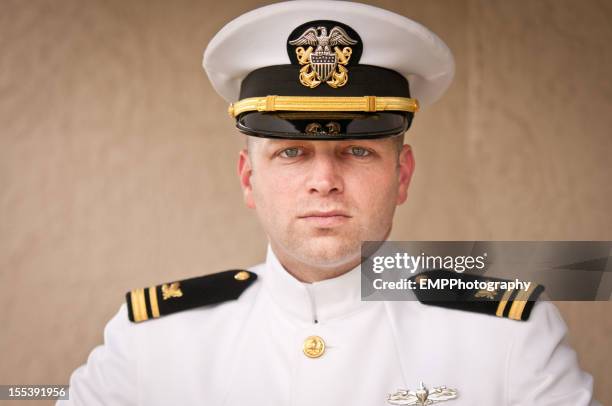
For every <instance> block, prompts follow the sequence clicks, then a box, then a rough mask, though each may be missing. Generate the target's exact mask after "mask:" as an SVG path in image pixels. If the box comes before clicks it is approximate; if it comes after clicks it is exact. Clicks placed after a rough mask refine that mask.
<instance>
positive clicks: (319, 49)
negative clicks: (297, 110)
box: [289, 26, 357, 88]
mask: <svg viewBox="0 0 612 406" xmlns="http://www.w3.org/2000/svg"><path fill="white" fill-rule="evenodd" d="M356 43H357V41H356V40H354V39H352V38H351V37H349V35H348V34H347V33H346V31H344V30H343V29H342V28H340V27H338V26H335V27H333V28H332V29H331V30H330V31H329V35H328V34H327V28H325V27H317V28H315V27H310V28H308V29H307V30H306V31H304V32H303V33H302V35H301V36H300V37H299V38H297V39H295V40H293V41H289V44H290V45H298V47H297V48H296V49H295V54H296V56H297V59H298V62H299V63H300V65H302V68H301V69H300V76H299V77H300V83H301V84H302V85H304V86H306V87H310V88H315V87H317V86H319V85H320V84H321V82H325V83H327V84H328V85H329V86H331V87H334V88H336V87H342V86H344V85H345V84H346V82H348V69H346V68H345V66H346V65H347V64H348V63H349V59H351V54H352V53H353V50H352V48H351V47H348V46H345V47H344V48H342V49H341V48H340V47H339V46H338V45H355V44H356ZM301 45H304V46H308V48H306V49H304V47H303V46H301ZM332 47H333V49H332Z"/></svg>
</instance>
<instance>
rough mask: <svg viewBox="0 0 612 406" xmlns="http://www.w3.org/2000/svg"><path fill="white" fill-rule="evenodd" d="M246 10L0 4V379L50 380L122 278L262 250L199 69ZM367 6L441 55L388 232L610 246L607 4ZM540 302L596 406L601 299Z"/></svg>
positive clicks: (610, 320)
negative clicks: (395, 19)
mask: <svg viewBox="0 0 612 406" xmlns="http://www.w3.org/2000/svg"><path fill="white" fill-rule="evenodd" d="M266 3H267V2H266V1H254V0H249V1H210V0H202V1H188V0H184V1H177V2H167V1H130V2H125V1H119V0H116V1H103V0H99V1H89V2H87V4H85V3H84V2H80V1H76V0H74V1H54V0H46V1H45V0H35V1H27V2H25V1H18V0H16V1H7V0H3V1H2V3H1V5H0V9H1V11H0V50H1V54H0V55H1V56H0V125H1V127H0V128H1V130H2V131H1V133H0V309H1V310H0V356H1V359H2V360H1V362H0V384H9V383H30V384H34V383H65V382H67V380H68V377H69V374H70V373H71V371H72V370H73V369H74V368H75V367H77V366H78V365H80V364H81V363H83V362H84V361H85V359H86V356H87V354H88V353H89V351H90V350H91V349H92V348H93V347H94V346H95V345H97V344H99V343H100V342H101V339H102V328H103V326H104V324H105V322H106V321H107V320H108V319H109V318H110V317H111V316H112V315H113V314H114V313H115V312H116V310H117V309H118V306H119V305H120V303H121V302H122V300H123V293H124V292H125V291H127V290H129V289H131V288H133V287H138V286H147V285H150V284H151V283H158V282H163V281H167V280H172V279H178V278H184V277H189V276H195V275H199V274H203V273H209V272H215V271H218V270H222V269H224V268H229V267H243V266H249V265H252V264H254V263H256V262H259V261H261V260H262V259H263V256H264V249H265V240H264V238H263V236H262V233H261V229H260V228H259V226H258V224H257V221H256V219H255V217H254V216H253V214H252V213H250V212H249V211H248V210H247V209H245V208H243V207H242V203H241V195H240V189H239V185H238V181H237V179H236V177H235V161H236V157H237V150H238V148H239V147H240V146H241V145H242V138H241V136H238V135H236V134H235V131H234V130H233V126H232V122H231V121H230V120H229V118H228V117H227V116H226V114H225V109H226V106H225V103H224V102H222V101H221V100H220V99H219V98H218V97H216V95H215V94H214V92H213V90H212V88H211V86H210V84H209V83H208V80H207V79H206V77H205V76H204V74H203V72H202V70H201V68H200V61H201V55H202V51H203V49H204V47H205V45H206V44H207V43H208V41H209V39H210V38H211V37H212V35H214V33H215V32H216V31H217V30H218V29H219V28H221V26H222V25H223V24H224V23H226V22H228V21H229V20H230V19H231V18H233V17H235V16H237V15H238V14H240V13H242V12H244V11H247V10H249V9H251V8H253V7H255V6H259V5H264V4H266ZM370 3H371V4H375V5H379V6H383V7H385V8H388V9H390V10H393V11H395V12H398V13H401V14H403V15H406V16H408V17H411V18H414V19H416V20H417V21H420V22H421V23H423V24H425V25H426V26H428V27H429V28H431V29H432V30H433V31H435V32H436V33H438V34H439V36H440V37H441V38H442V39H443V40H445V41H446V42H447V43H448V45H449V46H450V48H451V49H452V50H453V52H454V54H455V57H456V61H457V76H456V81H455V83H454V85H453V86H452V88H451V89H450V91H449V92H448V95H447V97H446V98H444V99H443V100H442V101H441V102H439V103H438V104H436V105H435V106H433V107H432V108H430V109H428V110H426V111H423V112H421V113H419V114H418V117H417V119H416V120H415V123H414V126H413V128H412V130H411V131H410V132H409V134H410V136H409V141H410V142H411V143H412V144H413V145H414V148H415V151H416V158H417V172H416V175H415V176H416V178H415V179H414V183H413V185H412V189H411V198H410V200H409V202H408V203H407V204H406V205H405V206H404V207H402V208H401V209H400V210H399V212H398V215H397V221H396V226H395V230H394V232H393V235H392V237H393V238H394V239H406V240H409V239H423V240H426V239H442V240H453V239H491V240H505V239H516V240H531V239H533V240H555V239H568V240H575V239H595V240H609V239H612V216H611V215H610V211H609V208H610V201H611V200H612V186H611V181H610V174H611V172H612V171H611V169H612V164H611V163H610V159H611V157H612V139H611V132H612V131H611V130H612V80H611V77H610V73H611V72H612V51H611V49H612V47H611V46H610V41H612V25H611V24H610V21H611V20H612V3H611V2H610V1H603V0H602V1H597V0H591V1H585V2H575V1H571V0H548V1H543V0H534V1H527V0H520V1H513V2H508V1H504V0H496V1H477V0H445V1H422V2H417V1H391V0H387V1H371V2H370ZM262 45H263V44H262ZM560 307H561V310H562V311H563V313H564V315H565V317H566V320H567V322H568V324H569V326H570V334H571V339H572V342H573V343H574V345H575V347H576V349H577V351H578V353H579V357H580V361H581V364H582V365H583V367H584V368H585V369H586V370H588V371H590V372H591V373H593V374H594V375H595V377H596V391H597V396H598V398H599V399H600V400H601V401H603V402H604V404H606V403H610V404H612V393H611V392H610V390H609V387H608V385H609V384H610V379H609V377H610V376H611V375H612V368H611V365H612V354H611V352H610V348H611V344H612V339H611V338H610V337H612V317H610V312H611V311H612V306H611V303H607V302H606V303H561V304H560ZM466 345H470V344H469V343H467V344H466ZM19 404H22V405H25V404H27V402H20V403H19ZM34 404H37V405H40V404H41V403H40V402H34Z"/></svg>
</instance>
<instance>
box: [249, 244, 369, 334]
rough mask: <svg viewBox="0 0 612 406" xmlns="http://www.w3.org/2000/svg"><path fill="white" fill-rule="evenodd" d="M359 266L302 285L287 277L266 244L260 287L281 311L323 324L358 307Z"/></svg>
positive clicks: (290, 276)
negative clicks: (264, 267) (337, 274)
mask: <svg viewBox="0 0 612 406" xmlns="http://www.w3.org/2000/svg"><path fill="white" fill-rule="evenodd" d="M360 269H361V266H360V265H358V266H356V267H355V268H353V269H352V270H350V271H349V272H347V273H345V274H343V275H340V276H338V277H336V278H332V279H327V280H324V281H319V282H313V283H304V282H300V281H299V280H297V279H296V278H295V277H294V276H293V275H291V274H290V273H289V272H287V270H286V269H285V268H284V267H283V265H282V264H281V263H280V262H279V260H278V258H277V257H276V255H275V254H274V251H273V250H272V247H270V246H269V245H268V253H267V257H266V270H265V273H264V274H263V275H261V276H263V278H262V280H263V285H264V288H265V289H266V290H267V291H268V292H269V293H270V295H271V296H272V298H273V299H274V301H275V302H276V303H277V304H278V305H279V306H280V308H281V309H283V310H285V311H287V312H288V313H290V314H291V316H293V317H297V318H299V319H300V320H303V321H307V322H315V321H316V322H318V323H323V322H326V321H328V320H330V319H332V318H335V317H339V316H343V315H345V314H348V313H350V312H352V311H354V310H356V309H357V308H359V307H361V306H362V305H363V304H365V302H362V301H361V272H360Z"/></svg>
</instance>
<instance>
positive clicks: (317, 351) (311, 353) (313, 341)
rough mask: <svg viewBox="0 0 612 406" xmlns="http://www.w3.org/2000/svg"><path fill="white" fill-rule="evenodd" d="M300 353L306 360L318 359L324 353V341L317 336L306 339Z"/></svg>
mask: <svg viewBox="0 0 612 406" xmlns="http://www.w3.org/2000/svg"><path fill="white" fill-rule="evenodd" d="M302 351H304V355H306V356H307V357H308V358H319V357H320V356H321V355H323V353H324V352H325V341H323V339H322V338H321V337H319V336H310V337H307V338H306V340H304V347H303V348H302Z"/></svg>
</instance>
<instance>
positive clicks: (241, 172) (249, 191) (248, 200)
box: [238, 149, 255, 209]
mask: <svg viewBox="0 0 612 406" xmlns="http://www.w3.org/2000/svg"><path fill="white" fill-rule="evenodd" d="M252 174H253V166H252V164H251V158H250V157H249V151H248V150H246V149H243V150H242V151H240V156H239V157H238V177H239V178H240V186H241V187H242V194H243V196H244V204H246V206H247V207H248V208H249V209H254V208H255V200H254V199H253V185H252V184H251V175H252Z"/></svg>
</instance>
